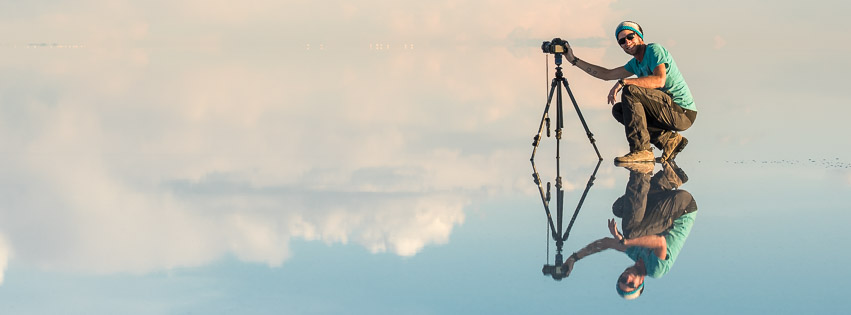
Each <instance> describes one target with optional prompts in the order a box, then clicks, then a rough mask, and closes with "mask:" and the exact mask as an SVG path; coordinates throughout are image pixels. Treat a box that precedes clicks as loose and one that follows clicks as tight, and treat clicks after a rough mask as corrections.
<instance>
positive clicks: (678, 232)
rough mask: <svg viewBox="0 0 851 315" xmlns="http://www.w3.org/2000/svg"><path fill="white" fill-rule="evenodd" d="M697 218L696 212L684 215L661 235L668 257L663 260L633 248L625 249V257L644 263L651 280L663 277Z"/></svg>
mask: <svg viewBox="0 0 851 315" xmlns="http://www.w3.org/2000/svg"><path fill="white" fill-rule="evenodd" d="M696 216H697V211H694V212H691V213H686V214H684V215H682V216H680V217H679V218H677V219H676V220H674V224H673V225H672V226H671V229H670V230H668V231H667V232H664V233H662V234H661V235H664V236H665V241H666V242H667V243H668V246H667V250H668V256H667V257H665V259H659V257H656V254H654V253H653V250H651V249H649V248H644V247H638V246H633V247H630V248H627V249H626V255H627V256H629V258H632V260H634V261H638V259H639V258H640V259H641V260H643V261H644V268H645V269H647V275H648V276H650V277H653V278H659V277H662V276H664V275H665V274H667V273H668V271H670V270H671V267H672V266H673V265H674V261H675V260H677V256H679V255H680V250H682V249H683V244H685V242H686V238H687V237H688V234H689V232H691V227H692V226H693V225H694V218H695V217H696Z"/></svg>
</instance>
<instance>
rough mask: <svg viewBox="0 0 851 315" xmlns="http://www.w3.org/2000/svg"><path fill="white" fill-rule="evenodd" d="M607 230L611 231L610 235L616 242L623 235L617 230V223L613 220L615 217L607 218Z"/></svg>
mask: <svg viewBox="0 0 851 315" xmlns="http://www.w3.org/2000/svg"><path fill="white" fill-rule="evenodd" d="M609 232H610V233H612V237H614V238H615V239H616V240H617V241H618V242H620V241H622V240H623V235H621V233H620V232H618V223H617V222H615V219H610V220H609Z"/></svg>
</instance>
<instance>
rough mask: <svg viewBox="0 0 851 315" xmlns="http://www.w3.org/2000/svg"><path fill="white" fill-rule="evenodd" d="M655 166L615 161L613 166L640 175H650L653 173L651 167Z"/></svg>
mask: <svg viewBox="0 0 851 315" xmlns="http://www.w3.org/2000/svg"><path fill="white" fill-rule="evenodd" d="M655 165H656V164H653V163H633V162H617V161H615V166H618V167H623V168H625V169H628V170H630V171H632V172H636V173H641V174H650V173H653V167H654V166H655Z"/></svg>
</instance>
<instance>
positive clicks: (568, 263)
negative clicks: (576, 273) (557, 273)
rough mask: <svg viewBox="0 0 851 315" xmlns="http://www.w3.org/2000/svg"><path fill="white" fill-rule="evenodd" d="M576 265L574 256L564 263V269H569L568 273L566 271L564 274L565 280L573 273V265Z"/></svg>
mask: <svg viewBox="0 0 851 315" xmlns="http://www.w3.org/2000/svg"><path fill="white" fill-rule="evenodd" d="M575 263H576V260H575V259H573V256H572V255H571V256H570V257H567V260H565V261H564V265H562V268H565V269H567V271H565V273H564V277H565V278H567V277H569V276H570V272H571V271H573V264H575Z"/></svg>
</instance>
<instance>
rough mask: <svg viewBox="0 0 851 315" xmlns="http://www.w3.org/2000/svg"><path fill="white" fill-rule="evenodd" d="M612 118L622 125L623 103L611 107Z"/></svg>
mask: <svg viewBox="0 0 851 315" xmlns="http://www.w3.org/2000/svg"><path fill="white" fill-rule="evenodd" d="M612 116H614V117H615V119H616V120H617V121H618V122H620V123H623V103H615V105H614V106H612Z"/></svg>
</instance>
